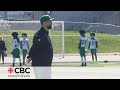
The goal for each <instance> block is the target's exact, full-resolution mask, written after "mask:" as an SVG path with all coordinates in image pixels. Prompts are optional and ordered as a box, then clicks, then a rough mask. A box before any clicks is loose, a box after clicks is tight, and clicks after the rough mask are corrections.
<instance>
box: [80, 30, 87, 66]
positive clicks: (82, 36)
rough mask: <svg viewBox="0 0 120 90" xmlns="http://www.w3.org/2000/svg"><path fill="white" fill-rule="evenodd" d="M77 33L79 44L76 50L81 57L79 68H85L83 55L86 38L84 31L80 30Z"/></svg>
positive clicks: (84, 56)
mask: <svg viewBox="0 0 120 90" xmlns="http://www.w3.org/2000/svg"><path fill="white" fill-rule="evenodd" d="M79 33H80V42H79V45H78V49H79V53H80V56H81V62H82V65H81V66H86V55H85V47H86V42H87V37H86V36H85V33H86V32H85V31H84V30H80V32H79ZM83 59H84V60H83Z"/></svg>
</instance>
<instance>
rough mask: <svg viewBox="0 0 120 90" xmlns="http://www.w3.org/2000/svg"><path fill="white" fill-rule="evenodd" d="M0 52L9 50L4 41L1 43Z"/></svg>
mask: <svg viewBox="0 0 120 90" xmlns="http://www.w3.org/2000/svg"><path fill="white" fill-rule="evenodd" d="M0 50H5V51H6V50H7V49H6V47H5V42H4V41H0Z"/></svg>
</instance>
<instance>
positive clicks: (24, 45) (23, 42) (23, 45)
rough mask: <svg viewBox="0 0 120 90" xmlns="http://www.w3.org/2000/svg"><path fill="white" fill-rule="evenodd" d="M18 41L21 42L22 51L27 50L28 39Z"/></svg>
mask: <svg viewBox="0 0 120 90" xmlns="http://www.w3.org/2000/svg"><path fill="white" fill-rule="evenodd" d="M20 41H21V42H22V49H28V39H27V38H26V39H23V38H21V39H20Z"/></svg>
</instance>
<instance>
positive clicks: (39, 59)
mask: <svg viewBox="0 0 120 90" xmlns="http://www.w3.org/2000/svg"><path fill="white" fill-rule="evenodd" d="M53 20H54V18H51V17H50V16H49V15H43V16H42V17H41V18H40V22H41V29H40V30H38V31H37V32H36V34H35V35H34V38H33V45H32V47H31V48H30V51H29V56H28V59H29V60H32V66H51V64H52V59H53V47H52V43H51V39H50V37H49V30H50V29H51V28H52V21H53Z"/></svg>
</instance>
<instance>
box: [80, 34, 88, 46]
mask: <svg viewBox="0 0 120 90" xmlns="http://www.w3.org/2000/svg"><path fill="white" fill-rule="evenodd" d="M86 42H87V37H84V36H80V43H81V45H80V46H81V47H85V46H86Z"/></svg>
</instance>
